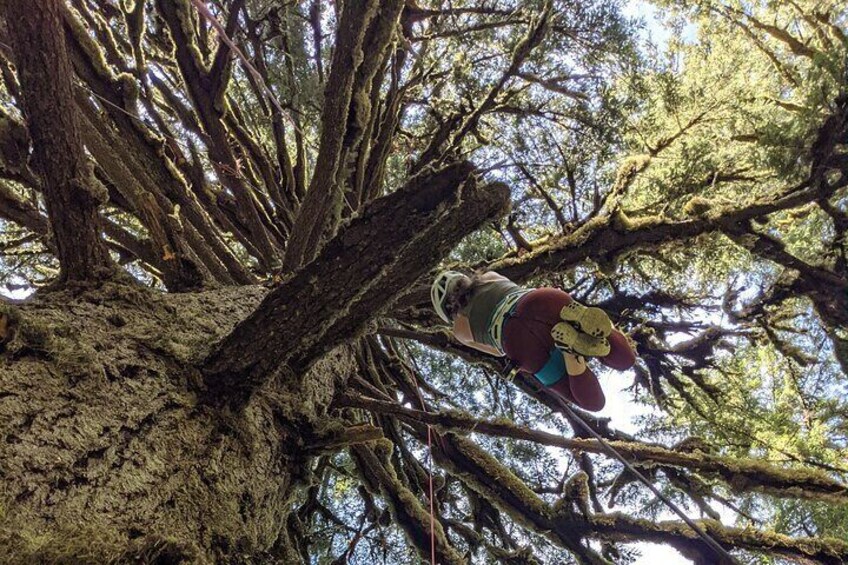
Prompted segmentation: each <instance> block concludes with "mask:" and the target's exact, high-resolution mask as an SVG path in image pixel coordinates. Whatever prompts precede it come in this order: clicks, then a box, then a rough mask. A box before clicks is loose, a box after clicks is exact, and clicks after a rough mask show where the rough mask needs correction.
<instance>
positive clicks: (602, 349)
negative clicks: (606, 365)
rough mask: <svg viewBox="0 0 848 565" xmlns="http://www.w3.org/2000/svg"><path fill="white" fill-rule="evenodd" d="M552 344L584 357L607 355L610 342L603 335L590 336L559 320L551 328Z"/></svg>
mask: <svg viewBox="0 0 848 565" xmlns="http://www.w3.org/2000/svg"><path fill="white" fill-rule="evenodd" d="M551 337H553V338H554V345H556V347H557V348H559V349H561V350H563V351H565V352H567V353H577V354H578V355H585V356H586V357H603V356H604V355H609V352H610V344H609V341H608V340H607V339H606V338H604V337H600V338H599V337H592V336H590V335H588V334H585V333H583V332H580V331H578V330H577V328H575V327H574V326H572V325H571V324H568V323H566V322H560V323H558V324H557V325H555V326H554V327H553V328H552V329H551Z"/></svg>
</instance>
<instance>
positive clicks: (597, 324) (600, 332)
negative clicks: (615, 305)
mask: <svg viewBox="0 0 848 565" xmlns="http://www.w3.org/2000/svg"><path fill="white" fill-rule="evenodd" d="M559 317H560V319H562V320H564V321H566V322H571V323H573V324H575V325H576V326H577V327H578V328H579V329H580V331H581V332H583V333H586V334H589V335H590V336H592V337H596V338H601V337H607V336H608V335H609V334H610V332H611V331H612V322H611V321H610V319H609V316H607V314H606V312H604V311H603V310H601V309H600V308H595V307H594V306H584V305H583V304H580V303H579V302H577V301H576V300H572V301H571V302H570V303H569V304H568V305H567V306H563V307H562V310H560V311H559Z"/></svg>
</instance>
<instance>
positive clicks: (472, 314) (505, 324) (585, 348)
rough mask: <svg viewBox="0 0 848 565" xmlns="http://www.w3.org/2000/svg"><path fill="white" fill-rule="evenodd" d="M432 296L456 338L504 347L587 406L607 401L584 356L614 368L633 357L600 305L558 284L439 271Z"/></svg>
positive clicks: (498, 350) (497, 349) (492, 350)
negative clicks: (579, 299)
mask: <svg viewBox="0 0 848 565" xmlns="http://www.w3.org/2000/svg"><path fill="white" fill-rule="evenodd" d="M430 296H431V299H432V301H433V306H434V308H435V310H436V313H437V314H438V315H439V317H440V318H441V319H442V320H444V321H445V322H447V323H449V324H451V323H452V324H453V333H454V336H456V338H457V339H458V340H459V341H460V342H462V343H463V344H465V345H467V346H469V347H473V348H474V349H477V350H479V351H483V352H485V353H489V354H491V355H496V356H503V355H506V357H507V358H509V360H510V361H511V362H512V363H514V364H515V366H516V367H517V368H518V369H520V370H521V371H524V372H526V373H529V374H531V375H534V376H535V377H536V378H537V379H538V380H539V381H540V382H541V383H542V384H544V385H545V386H546V387H547V389H548V390H550V391H552V392H553V393H554V394H555V396H556V397H557V398H558V399H561V400H562V399H564V400H567V401H569V402H573V403H576V404H577V405H579V406H580V407H582V408H584V409H586V410H590V411H593V412H596V411H598V410H601V409H602V408H603V407H604V405H605V403H606V398H605V396H604V392H603V390H602V389H601V385H600V383H599V382H598V377H597V376H596V375H595V373H594V372H593V371H592V369H591V368H589V367H588V366H587V364H586V357H596V358H597V359H598V360H599V361H600V362H601V363H603V364H604V365H606V366H608V367H611V368H613V369H616V370H619V371H625V370H627V369H629V368H630V367H632V366H633V364H634V363H635V362H636V355H635V353H634V351H633V349H632V348H631V346H630V343H629V342H628V340H627V338H626V337H625V336H624V334H623V333H621V331H619V330H618V329H616V328H615V327H614V326H613V324H612V322H611V321H610V319H609V316H607V314H606V313H605V312H604V311H603V310H601V309H600V308H596V307H591V306H584V305H583V304H580V303H579V302H577V301H576V300H574V299H573V298H572V297H571V296H570V295H569V294H568V293H567V292H565V291H563V290H560V289H558V288H535V289H530V288H523V287H521V286H519V285H517V284H515V283H513V282H512V281H511V280H509V279H508V278H506V277H504V276H502V275H500V274H498V273H495V272H491V271H490V272H485V273H480V274H474V275H472V276H470V277H469V276H467V275H465V274H463V273H460V272H457V271H444V272H442V273H440V274H439V275H438V276H437V277H436V278H435V280H434V281H433V284H432V286H431V291H430Z"/></svg>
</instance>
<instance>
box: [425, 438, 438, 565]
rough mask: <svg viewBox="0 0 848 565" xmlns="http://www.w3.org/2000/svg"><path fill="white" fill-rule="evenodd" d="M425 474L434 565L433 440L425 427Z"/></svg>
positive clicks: (433, 561) (431, 552)
mask: <svg viewBox="0 0 848 565" xmlns="http://www.w3.org/2000/svg"><path fill="white" fill-rule="evenodd" d="M427 451H428V456H427V467H428V469H427V474H428V475H430V561H432V565H436V514H435V513H434V512H433V440H432V432H431V428H430V426H429V425H428V426H427Z"/></svg>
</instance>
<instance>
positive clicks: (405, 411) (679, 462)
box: [337, 395, 848, 503]
mask: <svg viewBox="0 0 848 565" xmlns="http://www.w3.org/2000/svg"><path fill="white" fill-rule="evenodd" d="M337 403H338V404H339V405H340V406H350V407H356V408H363V409H366V410H369V411H372V412H376V413H380V414H393V415H395V416H397V417H399V418H401V419H404V420H407V421H411V422H421V423H425V424H429V425H432V426H437V427H440V428H442V429H443V430H445V431H465V432H476V433H481V434H485V435H491V436H495V437H508V438H513V439H519V440H524V441H531V442H534V443H538V444H541V445H550V446H554V447H561V448H563V449H571V450H579V451H586V452H590V453H600V454H604V453H606V452H605V451H604V449H603V447H602V446H601V445H600V444H599V443H598V442H597V441H596V440H593V439H577V438H566V437H562V436H560V435H556V434H551V433H548V432H541V431H537V430H532V429H530V428H527V427H524V426H519V425H516V424H513V423H512V422H509V421H506V420H496V421H488V420H480V419H478V418H474V417H472V416H471V415H469V414H466V413H464V412H458V411H450V412H432V411H431V412H424V411H421V410H414V409H412V408H406V407H404V406H401V405H399V404H396V403H392V402H387V401H383V400H377V399H373V398H365V397H362V396H351V395H343V396H341V397H340V398H338V399H337ZM610 445H611V446H612V447H614V448H615V449H616V450H617V451H618V452H619V453H621V454H622V455H624V456H625V457H628V458H630V459H631V460H632V461H637V462H639V463H641V464H643V465H648V466H650V465H671V466H675V467H683V468H686V469H691V470H693V471H697V472H698V473H701V474H704V475H707V476H713V477H719V478H721V479H722V480H723V481H724V482H725V483H726V484H727V485H728V486H729V487H730V488H731V489H737V490H739V491H741V492H747V491H750V490H759V491H761V492H765V493H767V494H770V495H772V496H777V497H781V498H804V499H809V500H823V501H827V502H831V503H845V502H848V487H846V486H845V485H844V484H842V483H840V482H838V481H836V480H834V479H832V478H831V477H829V476H828V475H827V474H825V473H823V472H817V471H810V470H806V469H783V468H780V467H777V466H775V465H772V464H769V463H765V462H756V461H751V460H748V459H735V458H732V457H723V456H719V455H712V454H709V453H703V452H700V451H699V452H696V453H687V452H683V451H675V450H673V449H667V448H664V447H661V446H657V445H648V444H644V443H640V442H635V441H611V442H610Z"/></svg>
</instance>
